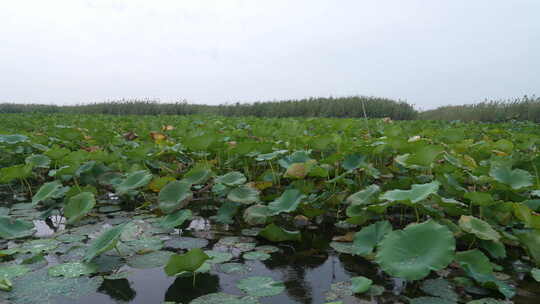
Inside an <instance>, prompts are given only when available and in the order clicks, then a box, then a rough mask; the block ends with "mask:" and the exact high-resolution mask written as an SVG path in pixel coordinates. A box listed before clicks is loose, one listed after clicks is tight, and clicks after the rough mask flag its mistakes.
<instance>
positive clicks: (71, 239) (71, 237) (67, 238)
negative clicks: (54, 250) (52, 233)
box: [56, 234, 86, 243]
mask: <svg viewBox="0 0 540 304" xmlns="http://www.w3.org/2000/svg"><path fill="white" fill-rule="evenodd" d="M56 240H57V241H60V242H63V243H77V242H82V241H84V240H86V236H84V235H77V234H61V235H59V236H57V237H56Z"/></svg>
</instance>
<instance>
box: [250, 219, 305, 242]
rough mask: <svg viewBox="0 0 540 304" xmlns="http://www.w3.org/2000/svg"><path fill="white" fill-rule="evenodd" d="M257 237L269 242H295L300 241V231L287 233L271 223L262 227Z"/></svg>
mask: <svg viewBox="0 0 540 304" xmlns="http://www.w3.org/2000/svg"><path fill="white" fill-rule="evenodd" d="M259 235H260V236H262V237H264V238H265V239H267V240H269V241H271V242H284V241H297V242H299V241H300V240H301V239H302V235H301V234H300V231H288V230H285V229H283V228H281V227H279V226H277V225H276V224H274V223H272V224H270V225H268V226H266V227H264V229H263V230H261V232H259Z"/></svg>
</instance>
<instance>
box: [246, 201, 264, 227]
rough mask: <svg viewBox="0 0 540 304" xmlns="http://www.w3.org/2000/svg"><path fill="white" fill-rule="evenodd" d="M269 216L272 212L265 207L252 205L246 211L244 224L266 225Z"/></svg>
mask: <svg viewBox="0 0 540 304" xmlns="http://www.w3.org/2000/svg"><path fill="white" fill-rule="evenodd" d="M269 216H270V210H268V206H265V205H252V206H249V207H248V208H246V210H244V222H246V223H247V224H249V225H264V224H266V222H267V220H268V217H269Z"/></svg>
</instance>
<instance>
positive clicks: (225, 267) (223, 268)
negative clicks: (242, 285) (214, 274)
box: [218, 263, 251, 274]
mask: <svg viewBox="0 0 540 304" xmlns="http://www.w3.org/2000/svg"><path fill="white" fill-rule="evenodd" d="M218 270H219V271H220V272H223V273H226V274H248V273H250V272H251V268H250V267H249V266H247V265H245V264H241V263H225V264H220V265H219V267H218Z"/></svg>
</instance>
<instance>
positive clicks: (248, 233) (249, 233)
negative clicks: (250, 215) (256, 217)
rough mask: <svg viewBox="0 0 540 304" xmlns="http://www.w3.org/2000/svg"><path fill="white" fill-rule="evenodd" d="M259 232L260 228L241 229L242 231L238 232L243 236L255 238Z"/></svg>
mask: <svg viewBox="0 0 540 304" xmlns="http://www.w3.org/2000/svg"><path fill="white" fill-rule="evenodd" d="M261 231H262V228H259V227H254V228H245V229H242V231H240V233H242V235H245V236H257V235H259V233H260V232H261Z"/></svg>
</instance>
